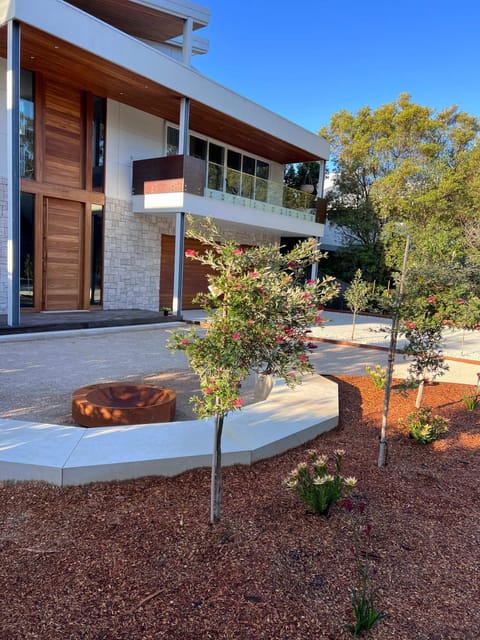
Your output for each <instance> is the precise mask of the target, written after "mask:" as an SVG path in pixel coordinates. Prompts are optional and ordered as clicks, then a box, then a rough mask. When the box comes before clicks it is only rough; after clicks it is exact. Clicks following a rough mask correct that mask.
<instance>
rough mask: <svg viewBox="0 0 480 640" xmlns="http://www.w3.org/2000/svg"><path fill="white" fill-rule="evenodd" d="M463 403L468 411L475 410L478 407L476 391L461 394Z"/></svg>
mask: <svg viewBox="0 0 480 640" xmlns="http://www.w3.org/2000/svg"><path fill="white" fill-rule="evenodd" d="M462 400H463V404H464V405H465V409H467V410H468V411H475V409H476V408H477V407H478V404H479V399H478V393H477V392H476V391H468V392H467V393H463V394H462Z"/></svg>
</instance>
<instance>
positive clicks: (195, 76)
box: [0, 0, 330, 159]
mask: <svg viewBox="0 0 480 640" xmlns="http://www.w3.org/2000/svg"><path fill="white" fill-rule="evenodd" d="M5 1H6V0H0V2H3V3H4V4H5ZM7 4H8V2H7ZM10 4H12V6H14V14H15V15H14V16H11V17H14V18H16V19H17V20H19V21H21V22H25V23H27V24H30V25H32V26H33V27H36V28H37V29H40V30H41V31H45V32H46V33H49V34H51V35H53V36H55V37H57V38H59V39H62V40H66V41H67V42H70V43H72V44H73V45H75V46H77V47H79V48H81V49H84V50H86V51H89V52H91V53H93V54H94V55H97V56H99V57H100V58H103V59H105V60H110V61H111V62H113V63H114V64H117V65H119V66H120V67H123V68H125V69H128V70H130V71H133V72H134V73H138V74H140V75H142V76H144V77H146V78H149V79H151V80H152V81H153V82H157V83H158V84H161V85H163V86H165V87H168V88H169V89H171V90H172V91H175V92H176V93H178V94H180V95H181V96H185V97H188V98H191V99H192V100H196V101H197V102H200V103H202V104H204V105H206V106H208V107H210V108H212V109H216V110H217V111H220V112H222V113H225V114H227V115H228V116H230V117H232V118H234V119H236V120H238V121H239V122H245V123H247V124H249V125H250V126H252V127H254V128H256V129H259V130H260V131H265V132H266V133H268V134H269V135H272V136H274V137H276V138H278V139H280V140H283V141H285V142H287V143H289V144H291V145H293V146H295V147H298V148H300V149H302V150H304V151H307V152H308V153H311V154H312V155H313V156H315V157H316V158H319V159H327V158H328V156H329V152H330V148H329V144H328V142H327V141H326V140H324V139H323V138H320V137H319V136H317V135H315V134H314V133H312V132H310V131H307V130H306V129H303V128H302V127H300V126H298V125H296V124H294V123H293V122H290V121H289V120H286V119H285V118H282V117H281V116H279V115H277V114H276V113H273V112H272V111H269V110H268V109H265V108H264V107H261V106H259V105H258V104H256V103H254V102H252V101H251V100H248V99H247V98H244V97H243V96H240V95H239V94H237V93H235V92H234V91H231V90H230V89H228V88H226V87H223V86H222V85H220V84H218V83H216V82H214V81H213V80H210V79H209V78H207V77H206V76H204V75H202V74H201V73H199V72H198V71H197V70H195V69H193V68H192V67H189V66H186V65H184V64H182V63H181V62H178V61H176V60H175V59H173V58H172V57H170V56H168V55H166V54H163V53H161V52H160V51H157V50H156V49H153V48H152V47H149V46H148V45H146V44H145V43H143V42H141V41H140V40H137V39H136V38H133V37H132V36H129V35H127V34H125V33H123V32H122V31H119V30H118V29H115V28H114V27H112V26H110V25H108V24H106V23H104V22H102V21H101V20H98V19H97V18H94V17H93V16H91V15H89V14H87V13H85V12H83V11H81V10H80V9H77V8H76V7H73V6H72V5H69V4H66V3H65V2H63V1H62V0H37V1H36V2H32V0H15V4H14V5H13V0H11V3H10ZM0 6H2V5H0Z"/></svg>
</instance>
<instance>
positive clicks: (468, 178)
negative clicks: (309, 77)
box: [320, 94, 480, 279]
mask: <svg viewBox="0 0 480 640" xmlns="http://www.w3.org/2000/svg"><path fill="white" fill-rule="evenodd" d="M479 131H480V124H479V121H478V119H477V118H475V117H473V116H470V115H469V114H467V113H465V112H463V111H460V110H458V108H457V107H449V108H446V109H443V110H441V111H435V110H434V109H431V108H430V107H426V106H422V105H418V104H415V103H413V102H412V101H411V99H410V96H409V95H408V94H401V95H400V96H399V98H398V99H397V100H396V101H394V102H391V103H388V104H385V105H382V106H381V107H378V108H377V109H371V108H370V107H368V106H366V107H363V108H362V109H360V110H359V111H358V112H357V113H355V114H353V113H350V112H348V111H339V112H338V113H335V114H334V115H333V116H332V118H331V121H330V124H329V125H328V126H327V127H323V128H322V129H321V130H320V135H322V136H325V137H326V138H327V139H328V140H329V141H330V144H331V149H332V155H331V165H332V169H333V172H334V174H335V180H334V188H333V189H332V191H331V192H330V194H329V219H330V220H331V221H332V222H334V223H336V224H338V225H339V226H340V227H341V228H342V230H343V232H344V237H345V240H346V245H347V246H346V249H345V250H344V253H346V254H348V253H350V255H351V256H354V257H355V256H356V259H351V268H352V269H354V268H358V267H361V268H362V271H363V272H364V274H365V275H366V277H370V278H372V279H373V277H376V278H377V279H378V278H379V276H380V277H382V276H383V277H385V278H386V277H387V276H388V269H392V268H393V269H395V268H398V266H399V263H400V262H401V256H402V249H401V242H396V241H395V236H396V233H395V228H394V225H397V224H398V223H399V222H403V223H404V224H406V225H408V228H409V232H410V234H411V236H412V241H413V242H412V251H413V252H415V251H416V248H417V247H418V248H420V247H421V250H422V252H424V255H425V251H432V252H433V254H435V253H436V254H437V256H436V257H438V250H437V247H436V242H435V240H436V238H438V239H439V240H441V244H443V245H444V247H445V244H446V245H447V246H446V249H447V252H446V253H445V252H444V251H443V250H442V253H441V257H446V258H447V259H449V256H451V255H452V254H455V255H456V256H457V257H458V256H465V255H467V254H468V255H471V254H475V253H476V254H477V255H478V240H477V244H476V249H475V248H472V242H471V240H472V239H473V238H475V237H477V238H478V227H479V224H480V223H479V220H480V204H479V203H480V170H479V166H480V164H479V160H480V144H479V138H478V134H479ZM465 230H467V232H465ZM476 231H477V236H475V233H476ZM346 257H347V256H346ZM360 260H363V261H364V264H360V263H359V261H360ZM385 265H386V267H387V269H385ZM352 275H353V274H352Z"/></svg>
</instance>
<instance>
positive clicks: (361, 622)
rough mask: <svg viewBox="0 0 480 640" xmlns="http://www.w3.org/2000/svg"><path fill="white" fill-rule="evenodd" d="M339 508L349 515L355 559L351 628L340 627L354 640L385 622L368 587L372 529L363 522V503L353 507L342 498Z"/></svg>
mask: <svg viewBox="0 0 480 640" xmlns="http://www.w3.org/2000/svg"><path fill="white" fill-rule="evenodd" d="M340 504H341V506H342V507H343V508H344V509H345V511H347V512H348V513H350V515H351V518H352V521H351V530H352V538H353V553H354V558H355V570H356V582H357V584H356V586H355V587H354V588H353V589H351V600H352V608H353V615H354V618H355V622H354V624H344V625H343V628H344V629H345V630H346V631H348V632H349V633H350V634H351V635H352V637H354V638H357V637H358V636H359V635H363V634H364V633H366V632H367V631H370V629H371V628H372V627H373V626H374V625H376V624H377V622H380V620H382V619H383V618H385V616H386V614H385V612H384V611H381V610H378V609H377V607H376V605H375V597H376V590H375V588H374V586H373V583H372V575H371V574H372V572H371V568H370V552H369V548H370V545H371V542H370V540H371V534H372V525H371V524H370V523H369V522H368V521H367V518H366V512H365V503H364V502H359V503H358V504H357V505H355V504H354V503H353V501H352V500H351V499H350V498H344V499H343V500H342V501H341V502H340Z"/></svg>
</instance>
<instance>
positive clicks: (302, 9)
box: [194, 0, 480, 133]
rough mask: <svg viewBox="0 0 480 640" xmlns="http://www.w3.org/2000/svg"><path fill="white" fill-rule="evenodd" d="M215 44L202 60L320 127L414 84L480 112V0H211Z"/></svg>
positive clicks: (287, 113)
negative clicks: (340, 113)
mask: <svg viewBox="0 0 480 640" xmlns="http://www.w3.org/2000/svg"><path fill="white" fill-rule="evenodd" d="M201 4H205V5H206V6H208V7H210V9H211V11H212V17H211V21H210V25H209V26H208V27H207V28H206V29H203V30H201V31H200V32H199V35H200V34H202V31H203V34H204V35H205V37H208V38H209V39H210V51H209V53H207V54H206V55H205V56H200V57H196V58H195V59H194V66H195V67H196V68H197V69H198V70H199V71H201V72H202V73H204V74H205V75H207V76H209V77H211V78H212V79H214V80H216V81H217V82H220V83H221V84H223V85H225V86H227V87H229V88H231V89H233V90H234V91H237V92H238V93H241V94H242V95H244V96H246V97H248V98H250V99H251V100H253V101H254V102H257V103H259V104H261V105H262V106H264V107H267V108H268V109H271V110H272V111H275V112H276V113H278V114H280V115H282V116H284V117H286V118H288V119H289V120H292V121H293V122H295V123H297V124H299V125H301V126H303V127H305V128H306V129H309V130H310V131H314V132H315V133H317V132H318V129H319V128H320V127H321V126H322V125H323V124H328V122H329V120H330V116H331V115H332V114H333V113H335V112H336V111H339V110H340V109H347V110H348V111H352V112H356V111H357V110H358V109H360V108H361V107H363V106H365V105H369V106H371V107H372V108H375V107H378V106H380V105H381V104H384V103H386V102H391V101H392V100H395V99H396V98H397V97H398V95H399V94H400V93H402V92H406V93H410V94H411V96H412V100H413V101H414V102H416V103H419V104H422V105H427V106H429V107H432V108H434V109H436V110H440V109H442V108H444V107H447V106H451V105H453V104H455V105H458V106H459V107H460V108H461V109H462V110H464V111H467V112H468V113H470V114H472V115H475V116H477V117H480V83H479V76H480V32H479V24H480V2H478V0H457V1H456V2H451V1H449V2H447V1H446V0H416V1H414V0H400V1H398V0H397V1H395V0H363V1H362V0H356V1H355V2H354V1H353V0H329V1H328V2H326V0H303V1H302V2H298V1H297V2H295V1H294V0H289V1H287V0H275V1H274V0H203V1H202V2H201Z"/></svg>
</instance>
